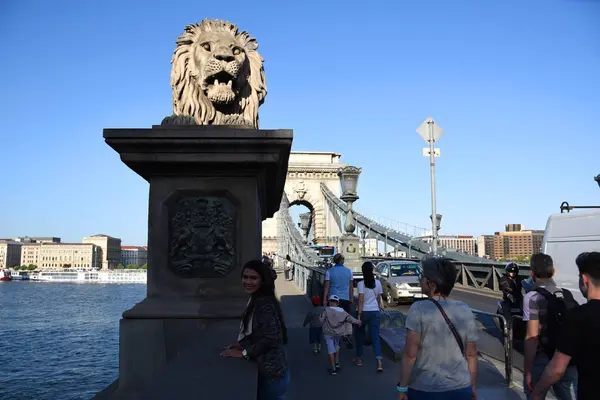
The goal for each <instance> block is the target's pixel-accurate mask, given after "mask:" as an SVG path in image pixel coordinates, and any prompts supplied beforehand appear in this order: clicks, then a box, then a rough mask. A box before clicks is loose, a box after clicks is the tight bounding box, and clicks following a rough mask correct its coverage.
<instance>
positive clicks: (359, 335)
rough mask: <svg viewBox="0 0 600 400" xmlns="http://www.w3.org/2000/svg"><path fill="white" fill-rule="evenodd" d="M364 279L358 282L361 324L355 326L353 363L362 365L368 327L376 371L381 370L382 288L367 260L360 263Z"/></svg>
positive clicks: (371, 265)
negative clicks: (375, 361) (354, 355)
mask: <svg viewBox="0 0 600 400" xmlns="http://www.w3.org/2000/svg"><path fill="white" fill-rule="evenodd" d="M361 269H362V273H363V277H364V279H363V280H362V281H360V282H358V285H356V286H357V289H358V319H359V320H360V321H361V322H362V325H361V326H359V327H358V328H356V359H355V360H354V363H355V364H356V365H357V366H359V367H360V366H362V357H363V349H364V346H365V328H367V327H368V329H369V335H370V336H371V344H372V346H373V352H374V353H375V359H376V360H377V372H383V357H382V354H381V339H380V338H379V328H380V326H381V312H380V311H379V310H380V308H381V295H382V294H383V289H382V287H381V282H379V281H378V280H376V279H375V275H374V274H373V269H374V266H373V263H371V262H370V261H367V262H365V263H363V265H362V268H361Z"/></svg>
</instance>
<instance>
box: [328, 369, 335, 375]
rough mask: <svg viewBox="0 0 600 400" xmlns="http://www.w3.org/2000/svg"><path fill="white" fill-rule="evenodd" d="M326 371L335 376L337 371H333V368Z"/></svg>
mask: <svg viewBox="0 0 600 400" xmlns="http://www.w3.org/2000/svg"><path fill="white" fill-rule="evenodd" d="M327 371H328V372H329V373H330V374H331V375H337V369H335V368H329V369H328V370H327Z"/></svg>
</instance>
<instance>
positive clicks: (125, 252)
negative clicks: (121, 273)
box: [121, 246, 148, 267]
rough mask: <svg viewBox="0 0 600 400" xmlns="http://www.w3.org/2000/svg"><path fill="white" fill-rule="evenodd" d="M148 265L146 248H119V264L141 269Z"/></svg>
mask: <svg viewBox="0 0 600 400" xmlns="http://www.w3.org/2000/svg"><path fill="white" fill-rule="evenodd" d="M147 263H148V248H147V247H146V246H121V264H123V265H125V266H127V265H137V266H139V267H141V266H142V265H144V264H147Z"/></svg>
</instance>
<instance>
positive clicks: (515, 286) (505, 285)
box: [500, 262, 523, 312]
mask: <svg viewBox="0 0 600 400" xmlns="http://www.w3.org/2000/svg"><path fill="white" fill-rule="evenodd" d="M521 280H522V279H521V278H520V277H519V266H518V265H517V264H516V263H514V262H511V263H509V264H508V265H507V266H506V274H505V275H504V276H503V277H502V278H500V290H502V299H503V300H504V302H505V303H508V304H507V306H508V308H509V312H510V308H523V293H522V289H521Z"/></svg>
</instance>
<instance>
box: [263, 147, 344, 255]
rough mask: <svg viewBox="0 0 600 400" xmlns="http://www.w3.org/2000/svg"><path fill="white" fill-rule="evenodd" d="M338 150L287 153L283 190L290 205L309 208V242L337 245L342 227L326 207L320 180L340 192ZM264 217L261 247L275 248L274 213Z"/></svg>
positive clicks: (264, 248) (342, 165) (275, 226)
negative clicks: (285, 177)
mask: <svg viewBox="0 0 600 400" xmlns="http://www.w3.org/2000/svg"><path fill="white" fill-rule="evenodd" d="M341 156H342V155H341V154H339V153H329V152H311V151H293V152H291V154H290V160H289V166H288V173H287V179H286V181H285V188H284V191H285V194H286V195H287V197H288V199H289V202H290V206H292V205H296V204H301V205H304V206H306V207H307V208H308V209H309V210H310V212H311V222H312V223H311V226H312V229H313V231H312V238H313V239H312V242H313V243H314V244H319V245H331V246H337V240H338V237H339V236H341V231H340V228H339V226H338V224H337V223H336V220H335V219H334V214H333V213H332V212H331V210H329V207H328V205H327V202H326V201H325V198H324V196H323V192H322V191H321V183H325V184H326V185H327V187H328V188H329V189H330V190H331V191H332V192H333V193H334V194H335V195H336V196H338V197H339V196H340V195H341V187H340V178H339V177H338V175H337V172H338V169H339V168H342V167H345V166H346V164H342V163H340V158H341ZM278 214H279V213H276V214H275V215H274V217H273V218H269V219H267V220H265V221H263V225H262V228H263V229H262V231H263V238H262V245H263V251H266V252H274V251H276V250H277V217H278Z"/></svg>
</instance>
